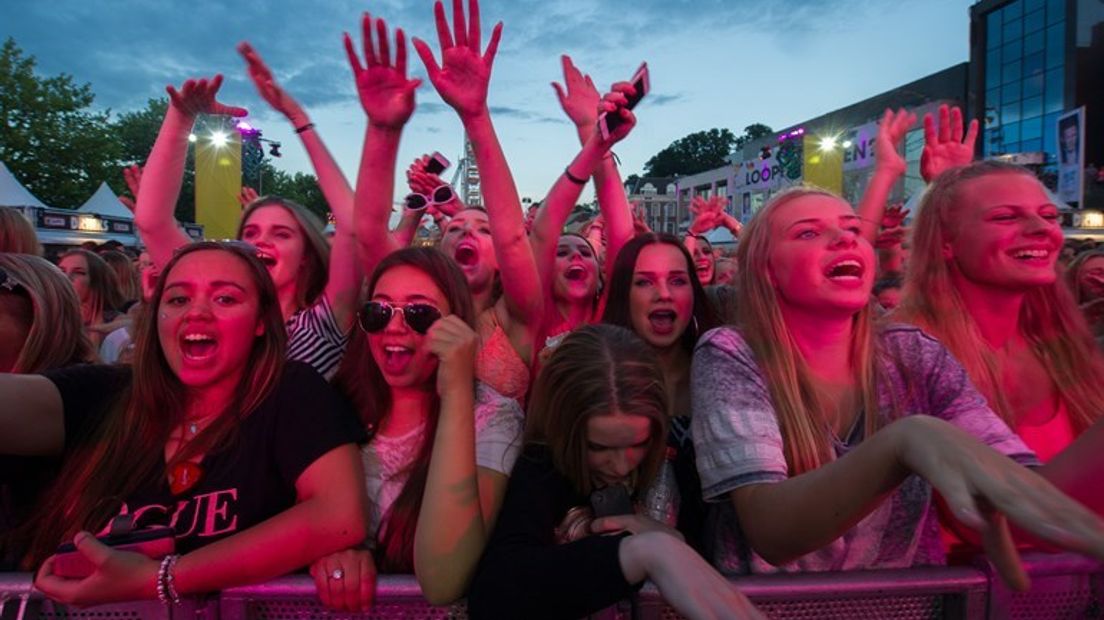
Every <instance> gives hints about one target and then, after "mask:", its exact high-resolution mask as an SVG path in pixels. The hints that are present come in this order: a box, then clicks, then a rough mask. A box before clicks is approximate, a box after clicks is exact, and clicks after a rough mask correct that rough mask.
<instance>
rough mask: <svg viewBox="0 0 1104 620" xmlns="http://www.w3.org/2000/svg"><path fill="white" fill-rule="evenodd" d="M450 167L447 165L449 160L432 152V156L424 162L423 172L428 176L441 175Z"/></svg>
mask: <svg viewBox="0 0 1104 620" xmlns="http://www.w3.org/2000/svg"><path fill="white" fill-rule="evenodd" d="M450 165H452V164H451V163H449V160H448V159H447V158H446V157H445V156H444V155H442V154H440V153H438V152H434V153H433V155H431V156H430V158H429V161H428V162H426V165H425V171H426V172H428V173H430V174H441V173H442V172H444V171H445V170H446V169H448V167H449V166H450Z"/></svg>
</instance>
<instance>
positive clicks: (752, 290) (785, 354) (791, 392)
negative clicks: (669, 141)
mask: <svg viewBox="0 0 1104 620" xmlns="http://www.w3.org/2000/svg"><path fill="white" fill-rule="evenodd" d="M810 196H823V197H827V198H832V199H835V200H839V201H843V199H842V198H840V197H839V196H837V195H836V194H833V193H832V192H829V191H827V190H823V189H819V188H815V187H795V188H792V189H788V190H785V191H783V192H781V193H779V194H776V195H775V196H774V197H773V198H771V199H770V201H768V202H767V204H766V205H764V206H763V208H762V209H760V210H759V212H758V213H756V214H755V217H753V218H752V219H751V221H750V222H749V223H748V225H747V226H745V227H744V229H743V231H742V232H741V233H740V246H739V248H738V250H737V257H738V261H739V264H740V271H739V272H738V274H737V282H738V285H737V287H736V288H737V291H738V295H739V301H738V303H737V304H736V316H737V324H738V325H739V327H740V329H741V334H742V336H743V337H744V340H745V341H746V342H747V343H748V346H750V347H751V350H752V352H754V354H755V359H756V361H757V362H758V363H759V368H760V370H762V372H763V375H764V376H765V377H766V381H767V387H768V389H769V391H770V395H771V401H772V404H773V405H774V414H775V417H776V418H777V419H778V427H779V429H780V431H781V433H782V441H783V452H784V454H785V455H786V464H787V466H788V468H789V473H790V475H791V476H797V475H799V474H802V473H804V472H807V471H811V470H813V469H816V468H817V467H820V466H821V465H823V464H825V463H827V462H829V461H831V460H832V458H833V452H832V435H831V431H830V429H829V427H828V425H827V424H826V421H825V420H824V419H823V418H822V417H821V412H823V411H826V410H827V407H826V404H827V402H826V399H825V398H824V397H823V395H821V394H820V393H819V392H818V390H817V387H816V385H815V383H814V382H813V378H812V376H811V374H810V372H809V368H808V366H806V364H805V359H804V358H803V357H802V355H801V351H800V350H799V349H798V347H797V342H796V341H795V340H794V338H793V335H792V334H791V333H790V330H789V327H788V326H787V325H786V321H785V319H784V318H783V317H782V310H781V308H780V307H779V305H778V294H777V292H776V291H775V289H774V284H773V283H772V282H771V278H770V273H769V271H770V269H769V263H770V253H771V248H772V247H773V244H774V234H773V231H772V230H771V228H772V223H773V220H774V217H775V213H776V212H777V211H778V209H780V208H781V207H783V206H785V205H787V204H789V203H791V202H794V201H795V200H801V199H802V198H807V197H810ZM875 316H876V313H875V310H874V306H873V302H871V303H870V304H868V305H867V306H866V307H865V308H863V309H862V310H860V311H859V312H858V313H856V314H855V318H854V327H853V330H852V340H851V360H852V363H853V364H854V372H855V373H856V375H857V376H856V379H857V380H858V387H859V393H860V396H861V399H862V401H861V404H862V407H863V411H865V412H866V415H865V421H864V425H865V431H866V434H865V436H866V437H870V436H871V435H873V434H874V432H875V431H877V430H878V428H880V427H881V426H882V425H883V418H884V416H881V415H878V411H879V408H880V407H879V404H878V391H877V382H878V375H879V374H880V373H879V372H878V367H877V361H878V357H879V355H878V347H877V342H876V339H875V329H874V321H875ZM718 389H723V388H720V387H719V388H718Z"/></svg>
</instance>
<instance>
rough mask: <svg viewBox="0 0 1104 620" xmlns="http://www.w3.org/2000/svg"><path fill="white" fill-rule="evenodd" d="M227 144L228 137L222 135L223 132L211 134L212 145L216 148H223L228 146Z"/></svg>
mask: <svg viewBox="0 0 1104 620" xmlns="http://www.w3.org/2000/svg"><path fill="white" fill-rule="evenodd" d="M226 142H227V135H226V134H224V133H222V132H221V131H216V132H214V133H212V134H211V144H213V145H214V146H215V147H217V148H222V147H224V146H226Z"/></svg>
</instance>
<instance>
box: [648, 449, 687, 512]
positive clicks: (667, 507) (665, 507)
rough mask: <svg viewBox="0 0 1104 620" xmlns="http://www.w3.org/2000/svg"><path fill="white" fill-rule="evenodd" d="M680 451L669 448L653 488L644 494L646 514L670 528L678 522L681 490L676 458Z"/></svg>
mask: <svg viewBox="0 0 1104 620" xmlns="http://www.w3.org/2000/svg"><path fill="white" fill-rule="evenodd" d="M677 456H678V451H677V450H676V449H675V448H673V447H671V446H667V454H666V458H664V459H663V463H661V464H660V466H659V473H658V474H657V475H656V479H655V481H654V482H652V486H651V488H649V489H648V492H647V493H645V494H644V514H646V515H647V516H649V517H651V518H652V519H655V520H656V521H659V522H660V523H665V524H667V526H669V527H675V524H676V523H677V522H678V511H679V501H680V499H681V498H680V496H679V488H678V480H676V479H675V458H676V457H677Z"/></svg>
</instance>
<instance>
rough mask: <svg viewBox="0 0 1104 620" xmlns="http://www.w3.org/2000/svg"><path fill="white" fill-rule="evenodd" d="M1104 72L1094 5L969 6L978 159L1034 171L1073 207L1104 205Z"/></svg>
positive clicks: (987, 2)
mask: <svg viewBox="0 0 1104 620" xmlns="http://www.w3.org/2000/svg"><path fill="white" fill-rule="evenodd" d="M1102 71H1104V3H1102V2H1100V0H982V1H980V2H977V3H976V4H974V5H973V6H971V7H970V107H971V111H972V113H973V115H974V116H976V117H978V118H983V119H984V121H985V124H984V132H983V139H982V140H981V145H980V147H979V150H980V153H979V154H980V155H982V156H983V157H1006V158H1011V159H1014V160H1015V161H1019V162H1022V163H1025V164H1026V165H1028V166H1030V167H1032V168H1034V169H1035V170H1036V172H1037V173H1038V174H1039V176H1040V178H1042V179H1043V181H1044V182H1045V183H1047V185H1048V186H1049V187H1050V188H1051V189H1052V190H1055V191H1056V192H1058V193H1059V196H1060V198H1061V199H1062V200H1063V201H1065V202H1066V203H1067V204H1069V205H1070V206H1071V207H1075V208H1077V207H1089V208H1102V207H1104V192H1102V191H1101V189H1102V186H1101V184H1100V183H1098V181H1097V178H1096V177H1097V173H1098V170H1099V166H1100V164H1102V163H1104V79H1102ZM1069 117H1076V119H1069ZM1067 119H1069V120H1067ZM1060 124H1061V127H1062V129H1061V130H1060V129H1059V126H1060ZM1063 150H1065V153H1063ZM1073 160H1076V162H1074V161H1073ZM1071 175H1073V176H1072V177H1071ZM1062 177H1064V178H1062ZM1060 186H1063V187H1060Z"/></svg>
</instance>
